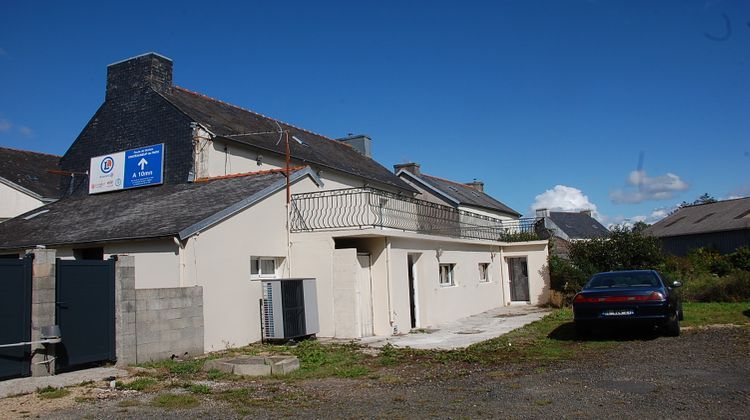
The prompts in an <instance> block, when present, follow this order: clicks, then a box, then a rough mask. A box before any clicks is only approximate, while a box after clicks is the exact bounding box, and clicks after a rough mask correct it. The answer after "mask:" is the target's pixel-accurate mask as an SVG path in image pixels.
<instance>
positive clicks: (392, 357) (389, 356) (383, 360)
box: [378, 343, 401, 366]
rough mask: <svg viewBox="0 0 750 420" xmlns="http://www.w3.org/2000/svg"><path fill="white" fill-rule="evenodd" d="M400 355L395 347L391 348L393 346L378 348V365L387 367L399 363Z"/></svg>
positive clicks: (388, 344)
mask: <svg viewBox="0 0 750 420" xmlns="http://www.w3.org/2000/svg"><path fill="white" fill-rule="evenodd" d="M400 355H401V353H399V352H398V350H396V348H395V347H393V344H391V343H387V344H386V345H384V346H383V347H381V348H380V353H379V354H378V360H379V361H380V364H381V365H383V366H389V365H395V364H396V363H398V362H399V357H400Z"/></svg>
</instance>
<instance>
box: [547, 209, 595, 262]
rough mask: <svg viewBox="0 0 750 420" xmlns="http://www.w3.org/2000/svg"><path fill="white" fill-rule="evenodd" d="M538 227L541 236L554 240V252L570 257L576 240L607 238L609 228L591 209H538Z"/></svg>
mask: <svg viewBox="0 0 750 420" xmlns="http://www.w3.org/2000/svg"><path fill="white" fill-rule="evenodd" d="M536 216H537V217H538V218H539V221H538V222H537V225H536V229H537V232H538V234H539V235H540V236H541V237H548V238H550V239H551V240H552V243H553V247H552V248H553V250H552V252H553V253H554V254H555V255H557V256H559V257H563V258H568V252H569V249H570V244H571V243H573V242H576V241H585V240H590V239H599V238H606V237H608V236H609V230H608V229H607V228H606V227H604V225H602V224H601V223H599V221H598V220H596V219H594V218H593V217H592V216H591V210H582V211H578V212H564V211H549V210H548V209H538V210H536Z"/></svg>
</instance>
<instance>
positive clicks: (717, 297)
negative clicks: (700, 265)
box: [680, 270, 750, 302]
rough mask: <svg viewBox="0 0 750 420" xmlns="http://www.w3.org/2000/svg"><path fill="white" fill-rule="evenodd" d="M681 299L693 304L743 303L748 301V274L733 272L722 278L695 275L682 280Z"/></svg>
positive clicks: (711, 275)
mask: <svg viewBox="0 0 750 420" xmlns="http://www.w3.org/2000/svg"><path fill="white" fill-rule="evenodd" d="M682 282H683V288H682V290H681V292H680V293H682V297H683V299H685V300H687V301H694V302H744V301H748V300H750V272H748V271H739V270H738V271H734V272H732V273H730V274H728V275H726V276H724V277H719V276H716V275H714V274H711V273H697V274H694V275H692V276H688V277H684V278H682Z"/></svg>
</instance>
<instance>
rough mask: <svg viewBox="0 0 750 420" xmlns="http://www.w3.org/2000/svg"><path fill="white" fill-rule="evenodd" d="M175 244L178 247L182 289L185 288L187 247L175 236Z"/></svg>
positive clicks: (173, 238)
mask: <svg viewBox="0 0 750 420" xmlns="http://www.w3.org/2000/svg"><path fill="white" fill-rule="evenodd" d="M172 240H174V244H175V245H177V256H178V257H179V264H180V267H179V268H180V287H185V245H184V244H183V243H182V242H181V241H180V239H179V238H178V237H177V236H173V237H172Z"/></svg>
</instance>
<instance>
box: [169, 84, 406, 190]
mask: <svg viewBox="0 0 750 420" xmlns="http://www.w3.org/2000/svg"><path fill="white" fill-rule="evenodd" d="M159 93H160V94H161V95H162V96H163V97H164V98H165V99H166V100H168V101H169V102H170V103H172V104H173V105H174V106H175V107H177V109H179V110H180V111H182V112H183V113H185V114H186V115H187V116H189V117H190V118H192V119H193V120H194V121H196V122H198V123H200V124H201V125H203V126H204V127H205V128H207V129H209V130H210V131H211V132H213V133H214V134H216V135H218V136H220V137H223V138H226V139H229V140H232V141H236V142H239V143H244V144H247V145H250V146H254V147H257V148H260V149H264V150H269V151H272V152H276V153H279V154H282V155H284V154H285V147H286V146H285V142H284V141H283V140H282V141H280V142H279V134H278V133H277V132H278V130H279V125H280V126H281V128H283V129H284V130H288V131H289V136H290V140H289V149H290V155H291V156H292V157H293V158H296V159H299V160H302V161H303V163H312V164H316V165H320V166H325V167H328V168H332V169H336V170H338V171H342V172H346V173H348V174H352V175H356V176H359V177H362V178H365V179H369V180H373V181H377V182H381V183H383V184H386V185H390V186H393V187H397V188H399V189H402V190H406V191H409V192H417V191H416V190H414V189H413V188H412V187H411V186H410V185H408V184H407V183H405V182H404V181H402V180H401V179H400V178H398V177H397V176H395V175H394V174H393V173H392V172H391V171H389V170H388V169H386V168H385V167H383V166H382V165H380V164H379V163H377V162H376V161H374V160H373V159H372V158H369V157H366V156H364V155H362V154H360V153H359V152H357V151H356V150H354V149H353V148H352V147H351V146H349V145H348V144H345V143H342V142H340V141H336V140H333V139H330V138H327V137H325V136H322V135H320V134H316V133H313V132H311V131H307V130H304V129H301V128H298V127H295V126H292V125H290V124H287V123H284V122H281V121H277V120H274V119H272V118H269V117H266V116H264V115H261V114H258V113H255V112H252V111H248V110H246V109H243V108H240V107H237V106H234V105H231V104H228V103H225V102H222V101H219V100H216V99H213V98H209V97H207V96H205V95H201V94H199V93H195V92H191V91H189V90H187V89H184V88H181V87H177V86H174V87H172V88H171V89H168V90H165V91H163V92H159ZM277 124H278V125H277ZM248 133H265V134H248ZM292 136H295V137H297V138H298V139H300V140H301V141H303V142H304V144H299V143H298V142H297V141H294V140H292V138H291V137H292Z"/></svg>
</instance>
